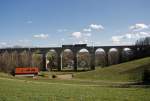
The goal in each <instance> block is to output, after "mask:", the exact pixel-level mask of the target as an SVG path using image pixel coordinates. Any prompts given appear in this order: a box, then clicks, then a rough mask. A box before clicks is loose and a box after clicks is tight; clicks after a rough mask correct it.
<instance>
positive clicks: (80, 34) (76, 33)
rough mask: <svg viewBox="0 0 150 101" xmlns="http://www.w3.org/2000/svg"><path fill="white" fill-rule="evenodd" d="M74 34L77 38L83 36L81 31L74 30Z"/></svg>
mask: <svg viewBox="0 0 150 101" xmlns="http://www.w3.org/2000/svg"><path fill="white" fill-rule="evenodd" d="M72 36H73V37H75V38H77V39H79V38H81V37H82V33H81V32H73V33H72Z"/></svg>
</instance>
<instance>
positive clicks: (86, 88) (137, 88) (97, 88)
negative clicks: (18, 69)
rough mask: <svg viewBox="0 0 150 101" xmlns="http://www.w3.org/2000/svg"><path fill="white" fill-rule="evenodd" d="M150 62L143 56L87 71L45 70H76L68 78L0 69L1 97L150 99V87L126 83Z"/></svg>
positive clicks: (18, 100)
mask: <svg viewBox="0 0 150 101" xmlns="http://www.w3.org/2000/svg"><path fill="white" fill-rule="evenodd" d="M149 64H150V58H144V59H139V60H135V61H131V62H127V63H122V64H119V65H113V66H110V67H106V68H99V67H98V68H97V69H96V70H94V71H87V72H69V73H68V72H50V73H49V72H45V73H46V74H48V75H49V76H51V75H54V74H55V75H60V74H67V73H68V74H70V73H71V74H73V78H72V79H68V80H67V79H58V78H55V79H52V78H48V77H39V78H38V79H36V80H35V79H32V78H28V77H21V78H20V77H13V76H10V75H8V74H5V73H0V101H150V87H148V86H143V85H131V86H124V85H126V84H127V83H129V84H130V83H131V84H132V83H133V82H138V81H140V80H141V78H142V77H141V75H142V73H141V72H142V70H143V69H144V68H149V67H150V65H149Z"/></svg>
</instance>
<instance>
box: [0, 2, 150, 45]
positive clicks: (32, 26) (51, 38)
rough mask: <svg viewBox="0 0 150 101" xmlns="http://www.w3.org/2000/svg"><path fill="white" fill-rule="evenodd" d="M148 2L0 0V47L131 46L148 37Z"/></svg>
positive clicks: (149, 16)
mask: <svg viewBox="0 0 150 101" xmlns="http://www.w3.org/2000/svg"><path fill="white" fill-rule="evenodd" d="M149 5H150V0H0V36H1V37H0V47H11V46H15V45H19V46H40V47H51V46H60V45H61V44H62V43H63V44H75V43H87V44H88V45H91V44H92V43H94V45H126V44H134V41H135V40H137V39H138V38H141V37H146V36H150V13H149V12H150V6H149Z"/></svg>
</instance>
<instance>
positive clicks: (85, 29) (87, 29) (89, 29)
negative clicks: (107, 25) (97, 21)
mask: <svg viewBox="0 0 150 101" xmlns="http://www.w3.org/2000/svg"><path fill="white" fill-rule="evenodd" d="M83 31H84V32H91V31H92V30H91V28H84V29H83Z"/></svg>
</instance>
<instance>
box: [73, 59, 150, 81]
mask: <svg viewBox="0 0 150 101" xmlns="http://www.w3.org/2000/svg"><path fill="white" fill-rule="evenodd" d="M145 68H150V57H148V58H143V59H139V60H134V61H131V62H126V63H122V64H118V65H113V66H109V67H104V68H96V70H94V71H88V72H84V73H77V74H75V78H79V79H91V80H105V81H125V82H128V81H133V82H136V81H141V79H142V73H143V70H144V69H145Z"/></svg>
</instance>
